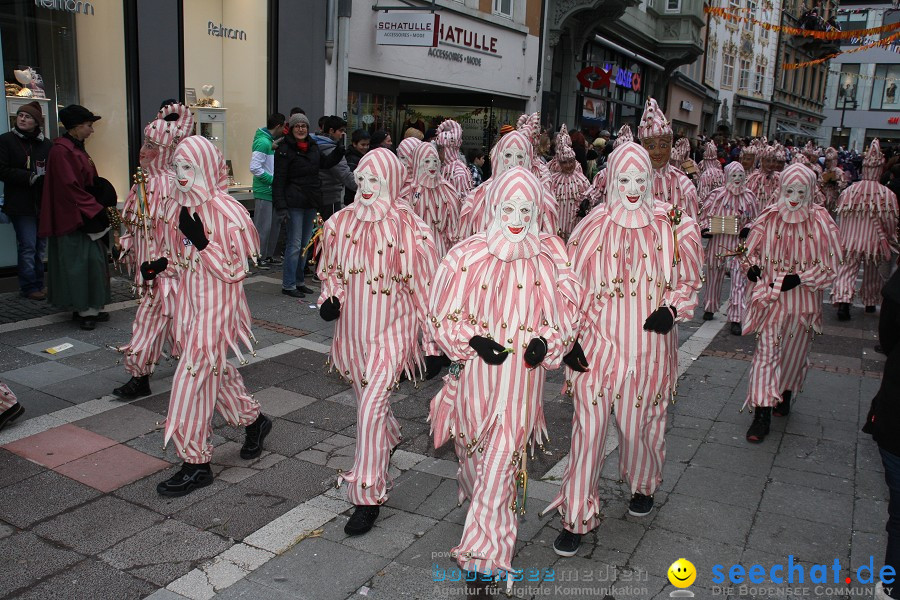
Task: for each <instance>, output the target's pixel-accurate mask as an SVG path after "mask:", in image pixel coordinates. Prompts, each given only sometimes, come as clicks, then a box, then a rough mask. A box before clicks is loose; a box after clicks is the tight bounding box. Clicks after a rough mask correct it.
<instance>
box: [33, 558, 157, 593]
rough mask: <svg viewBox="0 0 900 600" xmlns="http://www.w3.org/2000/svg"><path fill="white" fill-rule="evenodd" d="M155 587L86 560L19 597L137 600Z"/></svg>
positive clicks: (106, 565)
mask: <svg viewBox="0 0 900 600" xmlns="http://www.w3.org/2000/svg"><path fill="white" fill-rule="evenodd" d="M154 589H155V586H153V585H151V584H149V583H147V582H146V581H142V580H140V579H136V578H135V577H132V576H131V575H128V574H127V573H123V572H122V571H119V570H117V569H114V568H112V567H111V566H109V565H108V564H106V563H104V562H101V561H97V560H92V559H88V560H84V561H82V562H80V563H78V564H77V565H75V566H73V567H72V568H71V569H68V570H66V571H64V572H62V573H58V574H57V575H55V576H53V577H51V578H49V579H45V580H43V581H41V582H40V584H38V585H36V586H34V587H33V588H31V589H29V590H28V591H27V592H25V593H23V594H21V595H19V596H18V598H20V599H22V600H96V599H97V598H116V600H138V599H139V598H144V597H145V596H147V594H149V593H150V592H152V591H153V590H154Z"/></svg>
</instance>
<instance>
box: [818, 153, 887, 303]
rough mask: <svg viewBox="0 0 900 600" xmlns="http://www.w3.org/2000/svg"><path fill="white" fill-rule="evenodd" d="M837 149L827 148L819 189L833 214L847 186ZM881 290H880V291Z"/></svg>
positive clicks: (826, 206) (826, 205)
mask: <svg viewBox="0 0 900 600" xmlns="http://www.w3.org/2000/svg"><path fill="white" fill-rule="evenodd" d="M837 158H838V155H837V150H835V149H834V148H831V147H829V148H828V149H827V150H825V168H824V169H823V170H822V176H821V177H820V178H819V189H820V190H821V191H822V194H823V195H824V196H825V208H827V209H828V211H829V212H830V213H831V214H832V215H833V214H835V213H836V211H837V206H838V199H839V198H840V196H841V192H843V191H844V189H845V188H846V187H847V182H846V181H845V180H844V170H843V169H841V168H840V167H839V166H837ZM880 292H881V290H879V293H880Z"/></svg>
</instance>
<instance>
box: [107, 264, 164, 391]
mask: <svg viewBox="0 0 900 600" xmlns="http://www.w3.org/2000/svg"><path fill="white" fill-rule="evenodd" d="M160 279H162V278H160ZM160 283H163V282H162V281H160ZM164 285H165V286H166V287H169V285H170V284H169V282H165V284H164ZM138 302H139V304H138V308H137V312H136V313H135V315H134V322H133V323H132V324H131V340H130V341H129V342H128V343H127V344H126V345H124V346H120V347H119V349H118V350H119V352H122V353H123V356H124V358H123V362H124V363H125V370H126V371H127V372H128V373H129V374H131V375H132V376H134V377H143V376H144V375H150V374H152V373H153V370H154V369H155V368H156V365H158V364H159V357H160V356H161V355H162V349H163V344H165V343H166V342H168V344H169V348H174V347H175V332H174V330H173V329H172V318H173V317H174V315H175V290H169V289H165V288H163V287H162V286H160V285H157V286H155V287H154V288H153V289H152V290H151V291H150V292H147V293H145V294H144V297H143V298H141V299H140V300H139V301H138Z"/></svg>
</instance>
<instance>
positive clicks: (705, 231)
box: [700, 228, 713, 239]
mask: <svg viewBox="0 0 900 600" xmlns="http://www.w3.org/2000/svg"><path fill="white" fill-rule="evenodd" d="M712 236H713V234H711V233H710V232H709V229H708V228H707V229H701V230H700V237H702V238H707V239H709V238H711V237H712Z"/></svg>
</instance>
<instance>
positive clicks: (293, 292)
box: [281, 290, 306, 298]
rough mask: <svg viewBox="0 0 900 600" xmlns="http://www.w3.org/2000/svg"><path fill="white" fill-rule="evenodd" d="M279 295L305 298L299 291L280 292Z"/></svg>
mask: <svg viewBox="0 0 900 600" xmlns="http://www.w3.org/2000/svg"><path fill="white" fill-rule="evenodd" d="M281 293H282V294H284V295H285V296H290V297H291V298H306V294H304V293H303V292H301V291H300V290H281Z"/></svg>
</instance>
